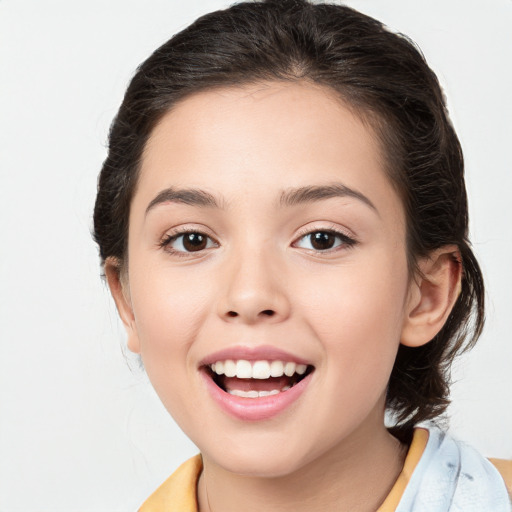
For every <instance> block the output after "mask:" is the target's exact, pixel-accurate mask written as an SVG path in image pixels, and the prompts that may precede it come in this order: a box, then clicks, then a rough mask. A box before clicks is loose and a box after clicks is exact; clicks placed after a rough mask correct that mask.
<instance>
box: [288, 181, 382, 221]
mask: <svg viewBox="0 0 512 512" xmlns="http://www.w3.org/2000/svg"><path fill="white" fill-rule="evenodd" d="M332 197H353V198H354V199H358V200H359V201H361V202H363V203H364V204H365V205H367V206H369V207H370V208H371V209H372V210H374V211H375V213H377V215H378V214H379V211H378V210H377V208H376V207H375V205H374V204H373V203H372V202H371V201H370V199H368V198H367V197H366V196H365V195H364V194H362V193H361V192H358V191H357V190H354V189H352V188H350V187H347V186H346V185H343V184H342V183H333V184H331V185H310V186H306V187H299V188H293V189H287V190H284V191H283V192H282V193H281V197H280V199H279V203H280V205H281V206H296V205H298V204H304V203H311V202H314V201H320V200H323V199H330V198H332Z"/></svg>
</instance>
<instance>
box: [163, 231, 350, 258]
mask: <svg viewBox="0 0 512 512" xmlns="http://www.w3.org/2000/svg"><path fill="white" fill-rule="evenodd" d="M315 233H325V234H328V235H333V236H335V237H336V238H337V239H338V240H339V241H340V243H339V245H337V246H335V247H333V248H330V249H325V250H321V249H318V250H315V249H306V250H308V251H312V252H314V253H316V254H330V253H332V252H336V251H339V250H344V249H349V248H351V247H353V246H354V245H356V244H357V243H358V242H357V240H355V239H354V238H352V237H350V236H348V235H347V234H345V233H343V232H342V231H340V230H338V229H335V228H334V227H331V228H328V229H326V228H322V227H320V228H313V229H312V228H305V229H303V230H302V231H301V232H299V236H298V237H297V238H296V239H295V241H294V242H293V244H292V245H296V244H297V243H298V242H299V241H300V240H302V239H303V238H306V237H308V236H312V235H314V234H315ZM189 234H196V235H200V236H203V237H206V238H207V239H208V240H210V241H212V242H213V244H215V246H217V247H218V242H217V241H216V240H214V239H213V238H212V237H211V236H209V235H207V234H206V233H204V232H202V231H199V230H195V229H187V228H185V229H177V230H176V231H175V232H173V233H170V234H167V235H165V236H164V238H163V239H162V240H161V241H160V243H159V244H158V245H159V247H161V248H162V249H165V250H166V251H167V252H169V253H171V254H172V255H173V256H178V257H189V256H190V255H192V254H194V253H195V252H197V253H202V252H203V251H204V250H206V249H210V248H211V247H206V248H205V249H200V250H198V251H178V250H176V249H173V248H172V247H171V244H172V243H173V242H175V241H176V240H178V239H179V238H181V237H183V236H185V235H189ZM207 243H208V242H207Z"/></svg>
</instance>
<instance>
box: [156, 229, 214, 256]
mask: <svg viewBox="0 0 512 512" xmlns="http://www.w3.org/2000/svg"><path fill="white" fill-rule="evenodd" d="M191 234H195V235H201V236H203V237H205V238H207V239H208V240H210V241H213V243H214V244H215V245H216V246H218V242H217V241H216V240H214V239H213V238H212V237H211V236H209V235H207V234H206V233H204V232H203V231H200V230H198V229H189V228H184V229H179V228H178V229H176V230H175V231H174V232H173V233H169V234H167V235H165V236H164V238H163V239H162V240H161V241H160V243H159V244H158V245H159V246H160V247H161V248H162V249H165V250H166V251H167V252H169V253H170V254H172V255H173V256H178V257H190V255H191V254H194V253H195V252H197V253H202V252H203V251H204V250H205V249H201V250H199V251H178V250H176V249H173V248H172V247H171V244H172V243H173V242H175V241H176V240H178V239H179V238H181V237H184V236H185V235H191ZM207 243H208V242H207ZM206 249H210V247H207V248H206Z"/></svg>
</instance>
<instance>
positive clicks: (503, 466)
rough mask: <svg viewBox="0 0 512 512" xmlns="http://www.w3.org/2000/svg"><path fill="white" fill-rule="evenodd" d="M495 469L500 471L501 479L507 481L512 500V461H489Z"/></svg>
mask: <svg viewBox="0 0 512 512" xmlns="http://www.w3.org/2000/svg"><path fill="white" fill-rule="evenodd" d="M489 460H490V461H491V462H492V463H493V465H494V467H495V468H496V469H497V470H498V471H499V473H500V475H501V477H502V478H503V480H504V481H505V485H506V486H507V489H508V493H509V495H510V498H511V499H512V460H504V459H489Z"/></svg>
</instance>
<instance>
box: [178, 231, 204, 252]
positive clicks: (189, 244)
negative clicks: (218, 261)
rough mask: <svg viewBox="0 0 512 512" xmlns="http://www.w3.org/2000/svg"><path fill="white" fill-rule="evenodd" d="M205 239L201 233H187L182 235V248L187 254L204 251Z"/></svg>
mask: <svg viewBox="0 0 512 512" xmlns="http://www.w3.org/2000/svg"><path fill="white" fill-rule="evenodd" d="M206 242H207V238H206V237H205V236H204V235H201V233H187V234H186V235H183V247H184V248H185V250H187V251H189V252H194V251H201V250H203V249H206Z"/></svg>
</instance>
